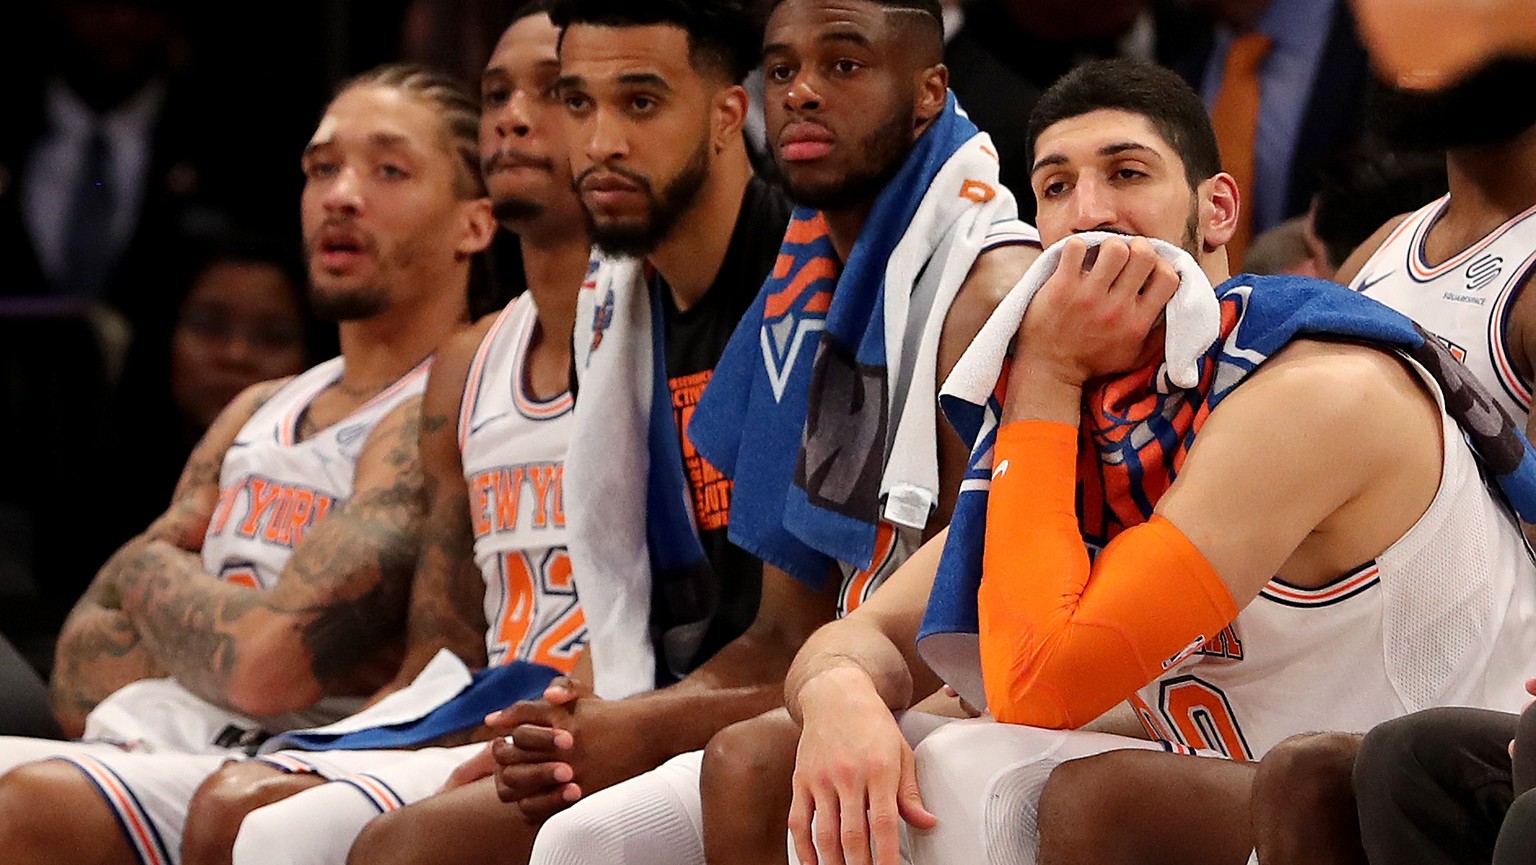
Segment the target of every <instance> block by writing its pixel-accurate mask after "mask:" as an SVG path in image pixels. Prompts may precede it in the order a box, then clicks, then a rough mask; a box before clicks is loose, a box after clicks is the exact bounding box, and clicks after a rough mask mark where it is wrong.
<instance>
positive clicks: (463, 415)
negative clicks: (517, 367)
mask: <svg viewBox="0 0 1536 865" xmlns="http://www.w3.org/2000/svg"><path fill="white" fill-rule="evenodd" d="M516 304H517V301H513V302H512V303H510V304H508V305H507V308H506V309H504V310H502V312H501V314H500V315H498V316H496V321H495V322H493V323H492V324H491V329H490V330H488V331H486V332H485V338H484V339H482V340H480V345H479V347H478V348H476V349H475V357H474V360H472V361H470V364H469V374H468V376H466V377H465V379H464V396H463V397H462V398H461V399H460V400H459V450H460V451H463V450H464V445H465V443H467V442H468V441H469V429H470V424H471V423H472V422H473V420H474V416H475V402H476V401H477V400H479V398H480V384H481V381H480V380H481V378H482V377H483V376H484V375H485V365H486V363H487V361H488V360H489V359H490V356H491V346H492V345H493V344H495V342H496V335H497V334H499V333H501V328H502V326H503V325H505V324H506V323H507V319H508V318H510V317H511V315H512V310H513V308H514V307H515V306H516Z"/></svg>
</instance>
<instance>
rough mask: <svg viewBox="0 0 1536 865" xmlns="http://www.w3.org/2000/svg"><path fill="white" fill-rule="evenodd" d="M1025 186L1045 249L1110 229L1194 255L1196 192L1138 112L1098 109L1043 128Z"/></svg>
mask: <svg viewBox="0 0 1536 865" xmlns="http://www.w3.org/2000/svg"><path fill="white" fill-rule="evenodd" d="M1030 186H1031V188H1032V189H1033V190H1034V192H1035V199H1036V201H1037V202H1038V205H1037V208H1038V209H1037V211H1036V225H1037V226H1038V228H1039V229H1040V238H1041V240H1042V241H1044V243H1045V245H1047V246H1049V245H1051V244H1053V243H1055V242H1056V241H1058V240H1061V239H1062V238H1064V237H1067V236H1069V235H1072V234H1076V233H1078V232H1083V231H1114V232H1119V233H1121V234H1133V235H1135V234H1139V235H1143V236H1145V237H1155V238H1158V239H1160V240H1166V241H1168V242H1169V243H1174V244H1178V245H1179V246H1182V247H1183V248H1184V249H1185V250H1186V251H1188V252H1189V253H1190V254H1191V255H1194V256H1196V257H1197V258H1198V257H1199V255H1200V251H1201V247H1202V245H1203V240H1204V239H1203V238H1202V237H1201V236H1200V200H1199V195H1198V193H1197V191H1196V190H1193V189H1190V186H1189V180H1188V179H1187V177H1186V176H1185V172H1184V162H1183V160H1182V159H1180V158H1179V154H1178V152H1177V151H1176V150H1175V149H1174V148H1173V146H1172V145H1170V144H1169V143H1168V142H1167V140H1165V139H1164V138H1163V137H1162V136H1161V135H1160V134H1158V132H1157V130H1156V129H1155V128H1154V127H1153V125H1152V122H1151V121H1150V120H1148V119H1147V118H1146V117H1144V116H1142V115H1140V114H1135V113H1132V112H1129V111H1121V110H1118V109H1098V110H1096V111H1090V112H1088V113H1087V114H1081V115H1078V116H1076V117H1071V118H1068V119H1066V120H1062V121H1060V122H1058V123H1054V124H1052V125H1050V126H1048V127H1046V128H1045V129H1044V130H1042V131H1041V132H1040V135H1039V137H1038V138H1036V140H1035V164H1034V167H1033V169H1032V171H1031V173H1030Z"/></svg>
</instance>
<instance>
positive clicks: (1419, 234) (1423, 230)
mask: <svg viewBox="0 0 1536 865" xmlns="http://www.w3.org/2000/svg"><path fill="white" fill-rule="evenodd" d="M1449 203H1450V196H1446V197H1445V198H1442V199H1440V201H1439V202H1438V203H1437V204H1438V209H1437V211H1436V212H1435V213H1434V214H1432V215H1430V216H1428V218H1426V219H1424V220H1422V221H1421V222H1420V223H1419V225H1418V229H1417V231H1416V232H1415V234H1414V238H1413V244H1412V246H1411V247H1410V248H1409V250H1408V267H1409V269H1410V270H1411V271H1412V272H1413V275H1414V276H1415V277H1416V278H1418V279H1419V280H1420V281H1425V280H1430V279H1434V278H1435V277H1437V276H1440V275H1442V274H1444V273H1447V272H1449V271H1452V270H1455V269H1456V268H1458V267H1460V266H1461V265H1463V264H1465V263H1466V262H1468V261H1470V260H1471V259H1472V258H1473V257H1474V256H1476V255H1477V254H1478V253H1479V252H1482V251H1483V250H1484V249H1487V248H1488V247H1489V246H1490V245H1492V244H1493V243H1494V242H1495V241H1497V240H1498V239H1499V238H1501V237H1503V236H1504V235H1505V234H1507V233H1508V232H1509V230H1510V229H1512V228H1514V227H1515V226H1516V225H1518V224H1520V223H1521V222H1524V221H1525V220H1526V219H1527V218H1529V217H1530V216H1531V215H1532V214H1536V207H1530V208H1528V209H1526V210H1525V211H1523V212H1521V213H1519V214H1517V215H1515V216H1513V217H1511V218H1510V219H1509V221H1507V222H1505V223H1504V224H1503V225H1501V226H1499V227H1498V228H1495V229H1494V230H1493V231H1490V232H1488V234H1487V235H1486V236H1484V237H1483V239H1482V240H1479V241H1478V242H1477V243H1475V244H1473V245H1472V246H1470V247H1468V248H1467V249H1464V250H1462V251H1461V252H1459V253H1457V254H1455V255H1453V256H1451V257H1450V258H1448V259H1446V260H1445V261H1442V262H1441V263H1439V264H1437V265H1435V266H1434V267H1431V266H1430V265H1429V263H1428V262H1427V261H1425V260H1424V240H1425V238H1426V237H1428V235H1429V230H1430V229H1431V228H1432V227H1434V224H1435V222H1436V221H1437V220H1438V219H1439V217H1440V214H1442V213H1444V211H1445V205H1446V204H1449Z"/></svg>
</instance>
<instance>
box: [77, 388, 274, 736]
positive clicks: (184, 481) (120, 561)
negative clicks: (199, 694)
mask: <svg viewBox="0 0 1536 865" xmlns="http://www.w3.org/2000/svg"><path fill="white" fill-rule="evenodd" d="M284 381H286V379H284V380H279V381H272V382H265V383H263V384H258V385H253V386H252V387H250V388H248V389H247V390H246V391H245V392H243V393H241V394H240V395H239V396H237V397H235V399H234V400H233V401H231V402H230V404H229V405H228V406H227V407H226V408H225V409H224V410H223V411H222V412H220V413H219V416H218V417H217V418H215V419H214V422H213V423H212V424H211V425H210V426H209V427H208V431H207V432H206V433H204V434H203V438H202V441H200V442H198V443H197V446H196V447H195V448H193V450H192V454H191V456H190V457H189V458H188V459H187V465H186V468H185V469H183V470H182V473H181V480H180V481H178V482H177V484H176V491H175V493H174V494H173V495H172V497H171V505H170V507H169V508H167V509H166V511H165V513H164V514H162V515H161V516H160V517H159V518H158V519H156V520H155V521H154V522H153V523H151V524H150V526H149V528H148V529H146V530H145V532H144V533H143V534H142V535H139V536H138V537H136V538H134V539H132V540H130V541H129V542H128V543H126V544H124V545H123V546H122V547H121V548H120V549H119V550H118V551H117V552H116V553H115V554H113V556H112V558H110V559H108V560H107V563H106V564H105V565H103V566H102V568H101V570H100V571H99V572H98V573H97V574H96V578H95V579H94V580H92V581H91V585H90V587H89V588H87V589H86V591H85V593H84V594H83V595H82V596H81V597H80V600H79V601H78V602H76V604H75V607H74V609H73V610H72V611H70V614H69V618H67V619H66V620H65V621H64V626H63V628H62V630H61V631H60V634H59V639H58V643H57V645H56V646H55V649H54V668H53V676H52V677H51V679H50V681H49V692H50V697H51V699H52V703H53V712H54V716H55V717H56V718H57V719H58V721H59V725H60V726H61V727H62V728H63V730H64V732H65V733H67V734H68V735H71V736H78V735H80V734H81V732H82V731H83V730H84V727H85V716H86V715H87V714H89V713H90V711H91V709H93V708H95V707H96V704H97V703H99V702H101V701H102V700H103V699H105V698H106V696H107V695H108V694H111V693H112V692H113V691H116V690H117V689H118V688H121V687H122V686H123V685H126V684H128V683H130V682H136V681H138V680H140V679H148V678H153V677H156V676H163V675H165V668H164V667H162V666H161V665H160V664H159V663H158V662H156V661H155V660H154V658H152V657H150V656H149V654H148V653H146V652H145V650H144V647H143V644H142V643H141V642H140V639H139V632H138V630H137V629H136V628H135V627H134V625H133V623H132V622H130V621H129V620H128V617H127V616H126V615H124V614H123V612H122V610H121V609H119V608H120V606H121V604H120V603H119V600H118V593H117V587H116V580H117V576H118V575H119V574H120V573H122V572H124V571H125V570H129V569H132V568H135V567H139V566H141V564H142V562H141V561H140V560H141V559H143V558H144V557H145V556H146V548H147V547H148V546H149V544H150V542H151V541H154V540H159V541H163V542H166V543H170V544H174V545H175V546H176V547H179V548H180V549H183V550H188V551H197V550H200V549H201V548H202V545H203V534H204V532H206V531H207V529H208V520H209V519H210V517H211V516H212V514H213V509H214V506H215V505H216V504H217V503H218V497H219V470H220V468H221V467H222V466H223V464H224V453H225V451H227V450H229V446H230V444H231V443H232V442H234V440H235V436H236V435H237V434H238V433H239V432H240V428H241V427H243V426H245V422H246V421H248V420H250V418H251V415H253V414H255V413H256V410H257V409H258V408H260V407H261V405H262V404H263V403H265V402H266V401H267V400H268V399H269V398H270V397H271V396H272V394H273V393H274V392H275V391H276V390H277V389H278V388H279V387H281V386H282V385H283V383H284Z"/></svg>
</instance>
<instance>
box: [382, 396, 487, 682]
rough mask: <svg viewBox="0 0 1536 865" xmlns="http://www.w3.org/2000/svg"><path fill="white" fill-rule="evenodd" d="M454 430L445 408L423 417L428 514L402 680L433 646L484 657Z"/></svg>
mask: <svg viewBox="0 0 1536 865" xmlns="http://www.w3.org/2000/svg"><path fill="white" fill-rule="evenodd" d="M456 438H457V437H456V436H455V434H454V424H453V422H452V419H451V417H450V416H448V415H445V414H433V415H429V416H427V417H425V418H423V420H422V431H421V451H422V464H423V467H424V468H425V474H426V479H425V486H426V500H427V516H426V520H425V522H424V525H423V531H422V542H421V559H420V561H419V562H418V563H417V565H416V577H415V579H414V580H413V581H412V583H411V608H410V616H409V619H408V626H407V629H406V640H407V642H406V647H407V648H406V660H405V663H404V664H403V665H402V667H401V669H400V675H399V676H398V677H397V680H396V682H397V684H398V685H401V686H403V685H405V684H407V683H409V682H410V681H411V679H413V678H415V676H416V674H418V673H420V672H421V670H422V668H423V667H425V666H426V665H427V663H428V662H429V661H431V660H432V657H433V656H434V655H436V654H437V652H438V650H439V649H444V648H446V649H448V650H449V651H451V652H453V653H454V654H456V655H458V656H459V657H460V658H461V659H463V661H464V663H465V664H466V665H468V666H470V667H483V666H485V664H486V653H485V629H486V622H485V609H484V607H483V605H482V601H483V599H484V597H485V583H484V580H483V579H482V578H481V576H480V570H479V568H478V567H476V565H475V560H474V535H473V532H472V530H471V528H470V513H469V490H468V488H467V487H466V485H465V483H464V469H463V463H462V461H461V457H460V454H459V449H458V443H457V440H456Z"/></svg>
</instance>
